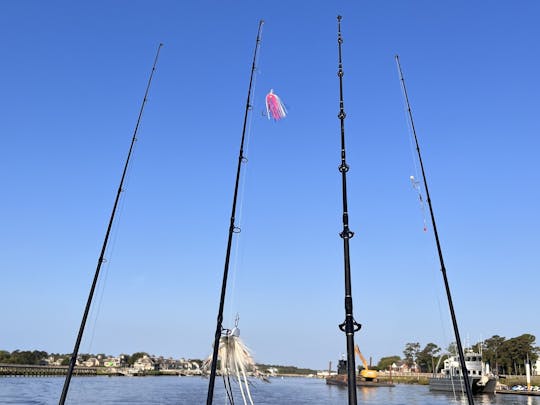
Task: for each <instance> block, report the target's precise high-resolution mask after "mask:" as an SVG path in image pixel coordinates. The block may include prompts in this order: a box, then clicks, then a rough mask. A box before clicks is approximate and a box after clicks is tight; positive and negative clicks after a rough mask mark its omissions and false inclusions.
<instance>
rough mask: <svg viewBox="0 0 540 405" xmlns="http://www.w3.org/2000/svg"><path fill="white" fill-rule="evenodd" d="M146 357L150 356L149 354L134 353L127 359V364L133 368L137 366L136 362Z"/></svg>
mask: <svg viewBox="0 0 540 405" xmlns="http://www.w3.org/2000/svg"><path fill="white" fill-rule="evenodd" d="M144 356H148V353H146V352H136V353H133V354H132V355H131V356H129V358H128V359H127V363H128V364H129V365H130V366H132V365H134V364H135V362H136V361H137V360H139V359H140V358H143V357H144Z"/></svg>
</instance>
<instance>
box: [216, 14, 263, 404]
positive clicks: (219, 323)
mask: <svg viewBox="0 0 540 405" xmlns="http://www.w3.org/2000/svg"><path fill="white" fill-rule="evenodd" d="M263 24H264V20H260V21H259V28H258V30H257V40H256V42H255V51H254V52H253V62H252V64H251V76H250V78H249V88H248V94H247V101H246V110H245V114H244V125H243V127H242V140H241V142H240V152H239V154H238V168H237V170H236V183H235V185H234V197H233V203H232V210H231V219H230V225H229V236H228V238H227V252H226V254H225V267H224V270H223V281H222V284H221V298H220V301H219V310H218V316H217V325H216V334H215V337H214V350H213V352H212V364H211V369H210V379H209V383H208V396H207V397H206V404H207V405H211V404H212V401H213V397H214V384H215V380H216V369H217V360H218V349H219V339H220V338H221V334H222V332H223V326H222V325H223V307H224V305H225V294H226V292H227V277H228V274H229V261H230V257H231V246H232V237H233V233H236V232H239V231H240V229H239V228H238V227H237V226H236V225H235V223H234V221H235V215H236V200H237V198H238V186H239V183H240V170H241V168H242V163H244V162H246V161H247V160H246V158H245V156H244V140H245V137H246V127H247V121H248V115H249V111H250V110H251V108H252V105H251V88H252V85H253V76H254V74H255V70H256V66H255V64H256V62H257V53H258V50H259V47H260V43H261V33H262V26H263Z"/></svg>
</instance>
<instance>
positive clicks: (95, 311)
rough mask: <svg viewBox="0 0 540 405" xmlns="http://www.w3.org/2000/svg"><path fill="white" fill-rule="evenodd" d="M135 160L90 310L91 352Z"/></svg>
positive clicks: (132, 161)
mask: <svg viewBox="0 0 540 405" xmlns="http://www.w3.org/2000/svg"><path fill="white" fill-rule="evenodd" d="M136 147H137V142H135V143H134V145H133V153H134V154H135V150H136ZM134 161H136V158H135V155H134V156H133V158H132V159H131V164H130V166H129V167H128V170H127V172H126V178H125V180H124V184H125V186H124V187H122V195H121V198H120V201H119V205H118V211H117V214H116V221H115V224H114V227H113V229H112V232H111V242H110V243H109V245H108V246H107V250H106V251H105V258H104V260H105V262H106V265H105V268H104V271H103V273H102V276H101V278H100V280H99V281H98V285H97V287H96V295H97V300H96V301H97V302H96V304H95V307H94V306H92V308H91V310H90V319H91V320H92V321H91V327H90V333H91V335H90V339H89V343H88V352H89V353H91V351H92V346H93V343H94V337H95V334H96V329H97V328H96V325H97V322H98V319H99V316H100V313H101V305H102V302H103V297H104V295H105V289H106V287H107V280H108V278H109V274H110V272H111V270H110V268H111V262H112V258H113V256H114V252H115V249H116V243H117V241H118V235H119V234H120V228H121V225H122V218H123V214H124V209H125V205H126V200H127V198H126V196H127V194H126V193H127V190H128V188H129V181H130V179H131V171H132V165H133V164H134Z"/></svg>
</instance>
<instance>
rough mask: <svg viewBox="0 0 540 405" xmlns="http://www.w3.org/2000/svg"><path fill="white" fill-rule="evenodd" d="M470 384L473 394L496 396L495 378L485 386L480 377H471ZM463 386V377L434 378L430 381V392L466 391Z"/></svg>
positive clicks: (489, 379) (489, 380)
mask: <svg viewBox="0 0 540 405" xmlns="http://www.w3.org/2000/svg"><path fill="white" fill-rule="evenodd" d="M469 383H470V384H471V389H472V393H473V394H494V393H495V387H496V385H497V380H496V379H495V378H494V377H489V378H488V380H487V381H486V382H485V384H482V382H481V378H480V377H470V376H469ZM463 384H464V383H463V378H462V377H461V376H452V377H439V378H438V377H434V378H430V379H429V390H430V391H442V392H459V391H465V386H464V385H463Z"/></svg>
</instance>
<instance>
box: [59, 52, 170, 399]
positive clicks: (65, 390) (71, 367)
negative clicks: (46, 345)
mask: <svg viewBox="0 0 540 405" xmlns="http://www.w3.org/2000/svg"><path fill="white" fill-rule="evenodd" d="M162 46H163V44H161V43H160V44H159V46H158V49H157V52H156V57H155V59H154V64H153V66H152V71H151V72H150V77H149V79H148V84H147V85H146V91H145V93H144V98H143V101H142V104H141V109H140V110H139V117H138V118H137V124H136V125H135V130H134V131H133V138H132V139H131V145H130V146H129V152H128V154H127V158H126V163H125V164H124V170H123V172H122V178H121V180H120V184H119V186H118V191H117V192H116V198H115V200H114V205H113V209H112V212H111V217H110V219H109V225H108V226H107V231H106V232H105V238H104V240H103V246H102V247H101V253H100V254H99V259H98V262H97V267H96V272H95V274H94V280H93V281H92V287H91V288H90V293H89V294H88V300H87V301H86V307H85V309H84V314H83V317H82V321H81V326H80V328H79V334H78V335H77V340H76V342H75V347H74V349H73V353H72V355H71V360H70V362H69V368H68V372H67V375H66V380H65V381H64V388H63V389H62V396H61V397H60V402H59V405H64V403H65V401H66V396H67V393H68V390H69V384H70V382H71V377H72V376H73V370H74V368H75V363H76V362H77V356H78V354H79V347H80V345H81V340H82V337H83V333H84V328H85V326H86V319H87V318H88V313H89V312H90V306H91V305H92V298H93V297H94V291H95V289H96V285H97V281H98V277H99V272H100V270H101V265H102V264H103V262H105V258H104V256H105V251H106V250H107V243H108V242H109V235H110V233H111V229H112V225H113V221H114V216H115V214H116V208H117V206H118V201H119V200H120V194H121V193H122V191H123V188H122V187H123V185H124V179H125V177H126V173H127V169H128V167H129V161H130V159H131V153H132V151H133V147H134V145H135V142H136V141H137V131H138V129H139V124H140V122H141V118H142V114H143V111H144V106H145V105H146V100H147V97H148V92H149V90H150V84H151V83H152V77H153V76H154V71H155V70H156V64H157V61H158V57H159V51H160V50H161V47H162Z"/></svg>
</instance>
